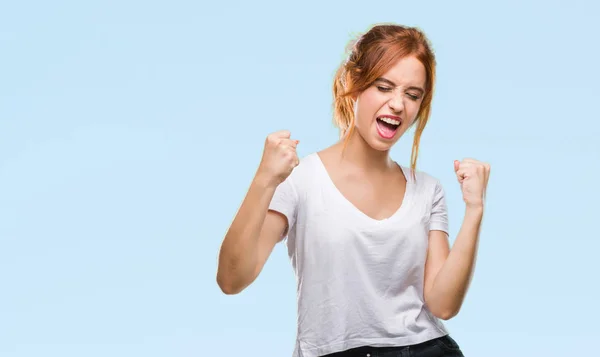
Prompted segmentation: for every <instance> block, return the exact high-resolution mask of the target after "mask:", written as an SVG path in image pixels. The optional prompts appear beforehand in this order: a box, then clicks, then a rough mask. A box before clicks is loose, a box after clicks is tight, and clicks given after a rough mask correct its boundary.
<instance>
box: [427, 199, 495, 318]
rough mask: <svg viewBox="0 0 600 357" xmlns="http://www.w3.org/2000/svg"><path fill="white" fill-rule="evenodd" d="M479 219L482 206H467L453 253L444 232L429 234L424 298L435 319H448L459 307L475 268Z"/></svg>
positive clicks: (480, 218) (481, 215)
mask: <svg viewBox="0 0 600 357" xmlns="http://www.w3.org/2000/svg"><path fill="white" fill-rule="evenodd" d="M482 217H483V206H482V207H467V209H466V212H465V218H464V221H463V224H462V226H461V228H460V231H459V233H458V236H457V237H456V241H455V242H454V246H453V247H452V250H450V248H449V243H448V235H447V234H446V233H445V232H442V231H431V232H430V233H429V248H428V251H427V262H426V264H425V291H424V296H425V303H426V304H427V307H428V308H429V310H430V311H431V312H432V313H433V314H434V315H435V316H437V317H438V318H441V319H444V320H448V319H450V318H452V317H454V316H456V314H458V311H459V310H460V307H461V306H462V303H463V301H464V298H465V296H466V294H467V290H468V288H469V284H470V282H471V278H472V276H473V271H474V268H475V257H476V255H477V246H478V243H479V231H480V226H481V221H482Z"/></svg>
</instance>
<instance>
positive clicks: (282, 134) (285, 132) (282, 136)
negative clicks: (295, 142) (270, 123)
mask: <svg viewBox="0 0 600 357" xmlns="http://www.w3.org/2000/svg"><path fill="white" fill-rule="evenodd" d="M272 135H273V136H274V137H277V138H280V139H286V138H287V139H289V138H290V136H291V135H292V133H291V132H290V131H289V130H279V131H276V132H274V133H273V134H272Z"/></svg>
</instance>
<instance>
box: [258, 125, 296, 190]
mask: <svg viewBox="0 0 600 357" xmlns="http://www.w3.org/2000/svg"><path fill="white" fill-rule="evenodd" d="M290 135H291V133H290V132H289V131H288V130H281V131H277V132H275V133H272V134H270V135H269V136H267V139H266V140H265V148H264V151H263V156H262V159H261V161H260V165H259V166H258V171H257V174H256V175H257V177H259V178H261V179H263V180H265V182H266V183H267V185H273V186H278V185H279V184H280V183H282V182H283V181H285V179H286V178H287V177H288V176H289V175H290V174H291V173H292V170H293V169H294V168H295V167H296V166H298V164H299V163H300V160H299V159H298V154H297V153H296V146H297V145H298V142H299V141H298V140H293V139H290Z"/></svg>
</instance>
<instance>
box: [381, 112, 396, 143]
mask: <svg viewBox="0 0 600 357" xmlns="http://www.w3.org/2000/svg"><path fill="white" fill-rule="evenodd" d="M401 124H402V121H401V120H400V118H399V117H393V116H387V115H382V116H379V117H377V131H378V132H379V135H381V136H382V137H383V138H384V139H391V138H393V137H394V135H396V132H397V131H398V128H399V127H400V125H401Z"/></svg>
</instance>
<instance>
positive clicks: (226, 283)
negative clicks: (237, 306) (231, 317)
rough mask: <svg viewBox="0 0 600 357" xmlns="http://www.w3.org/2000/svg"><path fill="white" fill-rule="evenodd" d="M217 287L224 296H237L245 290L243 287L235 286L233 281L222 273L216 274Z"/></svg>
mask: <svg viewBox="0 0 600 357" xmlns="http://www.w3.org/2000/svg"><path fill="white" fill-rule="evenodd" d="M217 285H218V286H219V289H221V292H223V294H225V295H237V294H239V293H241V292H242V291H243V290H244V288H245V286H244V285H241V284H237V283H236V282H235V279H232V278H231V277H230V276H227V275H225V274H222V273H217Z"/></svg>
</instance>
